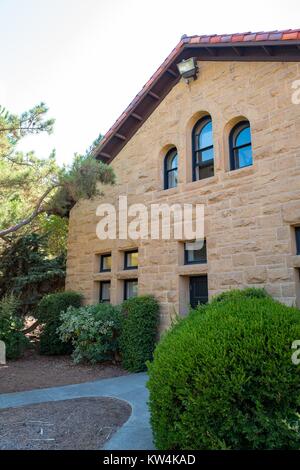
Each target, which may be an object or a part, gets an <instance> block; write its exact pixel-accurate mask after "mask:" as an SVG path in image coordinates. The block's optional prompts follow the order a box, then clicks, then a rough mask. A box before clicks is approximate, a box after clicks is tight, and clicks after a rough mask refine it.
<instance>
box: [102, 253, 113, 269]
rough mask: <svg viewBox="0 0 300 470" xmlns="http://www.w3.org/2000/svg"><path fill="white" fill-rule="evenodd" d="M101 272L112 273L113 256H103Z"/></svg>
mask: <svg viewBox="0 0 300 470" xmlns="http://www.w3.org/2000/svg"><path fill="white" fill-rule="evenodd" d="M100 271H111V255H101V262H100Z"/></svg>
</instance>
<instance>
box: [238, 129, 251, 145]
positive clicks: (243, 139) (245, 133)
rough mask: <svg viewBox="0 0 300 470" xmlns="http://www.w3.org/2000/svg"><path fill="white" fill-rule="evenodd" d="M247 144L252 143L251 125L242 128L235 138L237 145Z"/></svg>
mask: <svg viewBox="0 0 300 470" xmlns="http://www.w3.org/2000/svg"><path fill="white" fill-rule="evenodd" d="M245 144H251V135H250V127H245V128H244V129H242V130H241V131H240V132H239V134H238V135H237V137H236V139H235V147H240V146H241V145H245Z"/></svg>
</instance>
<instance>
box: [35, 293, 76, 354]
mask: <svg viewBox="0 0 300 470" xmlns="http://www.w3.org/2000/svg"><path fill="white" fill-rule="evenodd" d="M81 302H82V295H81V294H79V293H78V292H57V293H55V294H48V295H46V296H45V297H43V298H42V300H41V301H40V303H39V305H38V308H37V311H36V317H37V319H38V320H39V321H40V322H41V323H43V324H44V328H43V331H42V333H41V335H40V353H41V354H45V355H60V354H71V352H72V350H73V347H72V344H71V342H66V343H64V342H62V341H61V339H60V337H59V334H58V333H57V329H58V327H59V326H60V325H61V319H60V314H61V313H62V312H64V311H66V310H67V308H68V307H70V306H72V307H80V305H81Z"/></svg>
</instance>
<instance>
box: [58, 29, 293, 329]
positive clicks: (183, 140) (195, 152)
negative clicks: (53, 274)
mask: <svg viewBox="0 0 300 470" xmlns="http://www.w3.org/2000/svg"><path fill="white" fill-rule="evenodd" d="M192 57H193V58H196V60H197V65H198V75H197V79H196V80H190V81H189V83H188V84H187V83H186V81H185V80H182V79H181V77H180V75H179V72H178V68H177V64H178V63H180V62H182V60H187V59H189V58H192ZM299 59H300V30H297V31H295V30H289V31H283V32H269V33H253V34H252V33H247V34H234V35H224V36H193V37H183V38H182V39H181V41H180V43H179V44H178V45H177V46H176V48H175V49H174V50H173V51H172V53H171V54H170V55H169V57H168V58H167V59H166V60H165V61H164V63H163V64H162V65H161V67H159V69H158V70H157V71H156V72H155V74H154V75H153V76H152V77H151V79H150V80H149V81H148V83H147V84H146V85H145V86H144V87H143V89H142V91H141V92H140V93H139V94H138V95H137V96H136V97H135V98H134V100H133V101H132V103H131V104H130V105H129V107H128V108H127V109H126V110H125V111H124V113H123V114H122V115H121V116H120V118H119V119H118V120H117V121H116V123H115V124H114V125H113V127H112V128H111V129H110V130H109V131H108V133H107V134H106V135H105V137H104V139H103V140H102V141H101V143H100V145H99V147H98V148H97V150H96V153H95V157H96V158H99V159H102V160H103V161H105V162H108V163H109V164H110V165H112V166H113V168H114V171H115V173H116V178H117V184H116V185H115V186H112V187H105V189H104V192H105V194H104V197H102V198H101V200H100V199H99V200H94V201H82V202H80V203H79V204H77V205H76V206H75V207H74V208H73V210H72V212H71V217H70V229H69V245H68V262H67V280H66V287H67V289H72V290H76V291H80V292H82V293H83V294H84V297H85V300H86V302H87V303H95V302H98V301H99V299H100V300H102V301H111V302H112V303H114V304H116V303H119V302H121V301H122V300H123V298H126V297H129V296H132V295H136V293H137V292H138V293H139V294H146V293H147V294H154V295H155V296H156V297H157V298H158V299H159V301H160V304H161V329H162V330H163V329H165V328H166V327H168V326H169V325H170V322H171V319H172V316H173V315H174V313H175V312H179V313H180V314H185V313H186V312H187V311H188V306H189V304H190V303H192V304H195V303H197V302H198V301H200V302H202V301H206V300H207V298H210V297H211V296H213V295H215V294H217V293H219V292H221V291H224V290H227V289H232V288H243V287H245V286H257V287H265V288H266V290H267V291H268V292H269V293H270V294H271V295H272V296H273V297H275V298H276V299H279V300H280V301H282V302H284V303H287V304H289V305H293V304H296V303H297V304H298V305H299V306H300V278H299V270H300V228H298V227H300V63H299ZM120 195H126V196H127V198H128V205H130V204H136V203H143V204H145V205H146V206H147V207H148V206H150V204H153V203H168V204H174V203H180V204H183V203H193V204H204V206H205V240H206V243H205V245H204V247H203V248H202V249H201V250H198V251H195V252H194V253H193V252H192V251H189V252H185V240H184V239H182V240H174V239H170V240H152V239H145V240H136V241H134V240H120V239H117V240H105V241H100V240H99V239H98V237H97V235H96V225H97V223H98V222H99V217H98V216H97V215H96V208H97V206H98V204H99V203H103V202H109V203H113V204H115V205H118V197H119V196H120ZM297 253H298V255H297ZM137 260H138V261H137ZM137 264H138V267H137V266H136V265H137Z"/></svg>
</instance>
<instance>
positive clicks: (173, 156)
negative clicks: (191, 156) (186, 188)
mask: <svg viewBox="0 0 300 470" xmlns="http://www.w3.org/2000/svg"><path fill="white" fill-rule="evenodd" d="M177 175H178V156H177V149H176V147H173V148H171V149H170V150H169V151H168V153H167V155H166V156H165V184H164V187H165V189H170V188H175V187H176V186H177Z"/></svg>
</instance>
